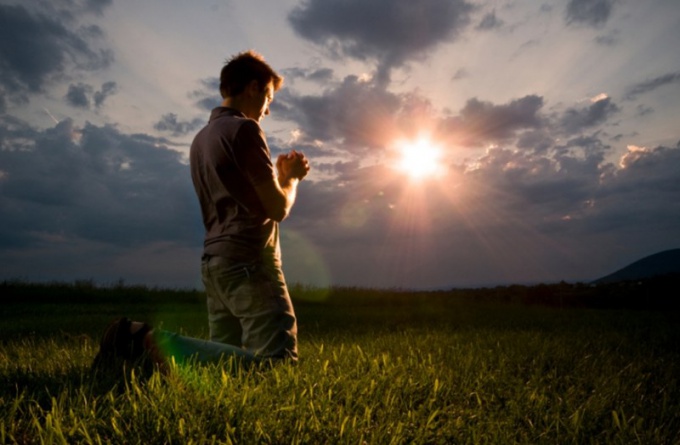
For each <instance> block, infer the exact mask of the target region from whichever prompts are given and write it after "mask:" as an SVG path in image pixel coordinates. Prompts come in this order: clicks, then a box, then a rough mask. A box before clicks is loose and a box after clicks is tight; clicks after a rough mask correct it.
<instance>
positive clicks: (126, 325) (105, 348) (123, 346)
mask: <svg viewBox="0 0 680 445" xmlns="http://www.w3.org/2000/svg"><path fill="white" fill-rule="evenodd" d="M151 330H152V327H151V326H150V325H148V324H146V323H144V324H143V326H142V327H141V328H140V329H138V330H137V331H135V332H134V333H133V332H132V321H131V320H130V319H128V318H126V317H123V318H119V319H117V320H114V321H113V322H111V323H110V324H109V325H108V326H107V327H106V329H105V330H104V334H103V335H102V338H101V341H100V343H99V352H98V353H97V355H96V356H95V358H94V360H93V362H92V366H91V368H90V370H91V372H92V373H93V374H94V375H98V376H102V377H109V378H113V379H115V380H118V379H120V378H122V377H124V375H125V373H126V370H127V371H129V370H132V369H138V370H140V371H141V375H142V376H146V377H148V376H150V375H151V373H152V372H153V370H154V362H153V360H152V359H151V358H150V357H149V354H148V353H147V350H146V348H145V347H144V338H145V336H146V334H147V333H149V331H151Z"/></svg>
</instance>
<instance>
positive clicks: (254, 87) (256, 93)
mask: <svg viewBox="0 0 680 445" xmlns="http://www.w3.org/2000/svg"><path fill="white" fill-rule="evenodd" d="M248 88H249V91H248V93H249V95H248V110H247V111H246V113H245V114H246V116H248V117H249V118H251V119H255V120H256V121H258V122H260V121H261V120H262V118H263V117H265V116H266V115H268V114H269V105H270V104H271V103H272V101H273V100H274V84H273V83H272V82H269V83H268V84H267V86H265V88H264V90H261V89H260V86H259V85H258V83H257V82H256V81H253V82H252V83H251V84H250V85H249V86H248Z"/></svg>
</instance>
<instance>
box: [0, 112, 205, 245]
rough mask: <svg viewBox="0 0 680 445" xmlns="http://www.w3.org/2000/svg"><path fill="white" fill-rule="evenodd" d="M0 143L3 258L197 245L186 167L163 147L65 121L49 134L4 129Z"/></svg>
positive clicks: (159, 142)
mask: <svg viewBox="0 0 680 445" xmlns="http://www.w3.org/2000/svg"><path fill="white" fill-rule="evenodd" d="M0 143H1V144H2V145H1V146H2V148H3V149H2V150H0V165H1V166H2V171H3V177H2V179H0V207H2V209H3V224H2V228H1V229H0V251H1V250H5V249H20V248H29V249H30V248H39V247H45V246H47V245H50V246H52V247H53V248H57V249H58V248H59V246H60V245H68V243H70V242H80V241H82V242H88V243H100V244H103V245H111V246H117V247H121V246H128V247H134V246H141V245H145V244H148V243H154V242H170V241H171V242H173V243H180V244H181V243H185V244H189V243H192V242H195V239H194V238H192V234H193V235H195V233H196V232H195V231H194V232H192V230H191V229H190V228H191V227H194V228H195V227H196V223H197V222H198V223H200V221H197V220H196V218H197V217H198V213H197V212H198V209H197V208H195V204H194V196H193V191H192V186H191V182H190V175H189V171H188V167H187V166H186V164H184V163H183V162H182V157H181V155H180V154H179V153H178V152H176V151H173V150H170V149H168V148H167V147H166V146H165V145H164V144H163V143H162V140H159V139H152V138H148V137H147V138H145V137H139V136H136V135H126V134H123V133H120V132H119V131H118V130H116V129H115V128H114V127H111V126H103V127H98V126H95V125H92V124H86V125H85V126H84V127H83V128H77V127H76V126H75V125H74V124H73V122H72V121H70V120H65V121H62V122H60V123H59V124H58V125H56V126H55V127H53V128H50V129H47V130H44V131H39V130H35V129H32V128H31V127H29V126H27V125H20V123H17V122H14V123H12V124H11V125H9V123H6V122H5V123H3V124H2V125H1V126H0ZM78 240H80V241H78Z"/></svg>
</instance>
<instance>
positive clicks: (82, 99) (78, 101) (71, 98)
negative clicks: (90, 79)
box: [66, 83, 92, 109]
mask: <svg viewBox="0 0 680 445" xmlns="http://www.w3.org/2000/svg"><path fill="white" fill-rule="evenodd" d="M90 94H92V87H91V86H90V85H87V84H84V83H78V84H75V85H74V84H71V85H69V87H68V92H67V93H66V102H68V104H69V105H72V106H74V107H77V108H85V109H88V108H90V98H89V95H90Z"/></svg>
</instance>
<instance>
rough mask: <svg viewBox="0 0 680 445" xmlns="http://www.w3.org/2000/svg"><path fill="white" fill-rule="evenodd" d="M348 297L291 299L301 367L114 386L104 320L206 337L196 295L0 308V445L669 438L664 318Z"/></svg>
mask: <svg viewBox="0 0 680 445" xmlns="http://www.w3.org/2000/svg"><path fill="white" fill-rule="evenodd" d="M347 292H348V294H347V298H346V299H345V301H346V302H352V304H349V303H347V304H342V300H343V299H342V298H340V297H341V296H340V297H338V298H337V299H336V300H334V301H328V302H326V303H323V304H305V303H304V301H298V303H299V304H298V306H297V309H298V316H299V319H300V320H299V321H300V355H301V357H302V358H301V361H300V363H299V364H298V365H296V366H293V365H288V364H285V365H279V366H275V367H274V368H273V369H268V370H264V369H262V370H258V369H254V370H249V371H239V372H236V373H235V374H234V373H231V372H229V369H230V367H229V366H227V365H228V364H216V365H211V366H194V365H191V366H182V367H179V366H175V368H174V370H173V372H171V373H170V375H168V376H161V375H158V374H155V375H154V376H153V377H152V378H151V379H149V380H142V379H140V378H139V377H138V376H136V375H134V374H133V376H132V377H131V378H130V379H128V380H127V381H126V382H123V383H121V384H119V385H118V386H117V387H116V388H110V387H104V386H103V385H101V384H100V382H98V381H97V380H96V379H93V378H92V377H91V376H90V375H89V372H88V366H89V363H90V361H91V359H92V357H93V356H94V354H95V352H96V343H97V341H96V340H97V335H98V330H99V329H100V328H101V327H102V326H103V325H104V324H105V322H106V321H108V320H109V319H110V318H111V316H112V315H114V314H115V315H120V314H133V315H142V316H144V315H148V316H150V317H152V318H153V319H154V321H155V322H156V323H162V324H164V325H166V327H169V326H171V327H173V328H177V327H181V328H183V329H184V330H185V332H186V333H188V334H190V335H196V336H205V328H204V326H205V309H204V307H203V304H202V302H201V301H200V299H196V300H195V301H190V302H189V301H185V302H184V303H181V304H183V306H182V305H181V304H180V302H178V301H177V300H176V299H174V300H173V296H172V295H168V296H167V298H166V299H165V301H166V303H163V300H162V299H159V301H154V302H149V300H148V299H147V300H144V301H139V302H137V303H135V302H134V301H125V302H123V303H120V304H118V305H116V304H114V303H112V302H106V304H105V308H106V310H105V311H104V313H100V314H98V313H97V311H96V309H97V307H98V305H97V304H95V303H96V302H95V303H78V304H76V303H70V304H68V305H66V306H65V308H64V309H63V310H62V311H60V310H59V305H58V303H56V302H54V303H49V304H48V303H44V302H43V303H24V304H20V303H14V304H13V305H4V306H3V309H2V311H3V317H2V321H0V332H3V340H0V388H2V389H0V406H1V407H0V443H69V444H70V443H139V444H147V443H178V444H184V443H197V444H198V443H200V444H203V443H243V444H252V443H275V444H282V443H286V444H288V443H291V444H323V443H341V444H345V443H346V444H363V443H366V444H373V443H375V444H409V443H427V444H430V443H435V444H436V443H442V444H444V443H446V444H448V443H470V444H477V443H480V444H481V443H503V444H506V443H527V444H535V443H539V444H540V443H545V444H555V443H560V444H563V443H578V444H580V443H626V444H627V443H640V444H650V443H652V444H653V443H659V444H672V443H678V442H680V388H679V386H678V377H677V376H678V375H680V353H679V352H678V348H677V344H678V339H679V337H680V334H679V333H678V329H677V328H678V323H677V316H676V314H675V313H667V312H633V311H593V310H585V309H574V310H557V309H546V308H536V307H532V308H527V307H522V306H517V305H500V304H481V305H479V304H473V303H470V302H466V301H463V302H460V301H459V302H453V301H449V300H441V299H438V298H425V297H422V298H414V299H413V300H412V301H411V303H410V304H409V302H408V299H404V298H403V297H405V295H404V294H399V295H397V294H395V298H394V299H393V300H391V301H392V302H393V303H394V304H390V303H389V301H390V299H389V293H388V292H382V293H381V292H377V294H378V296H374V297H371V296H370V295H362V296H361V297H360V298H359V297H357V294H356V293H355V294H351V292H353V291H352V290H347ZM356 292H359V291H358V290H356ZM318 300H319V299H317V301H318ZM402 300H403V301H402ZM385 301H387V302H385ZM45 305H47V306H45ZM48 313H49V314H51V317H50V321H49V323H48V324H49V326H51V327H52V331H51V333H50V332H48V330H47V329H44V330H43V329H41V328H40V327H39V326H38V324H40V323H42V322H43V320H45V319H46V318H47V317H46V314H48ZM78 320H80V321H81V322H83V321H84V320H87V322H83V323H79V322H78ZM96 325H98V326H96ZM57 326H58V328H56V327H57ZM4 334H7V335H4Z"/></svg>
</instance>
